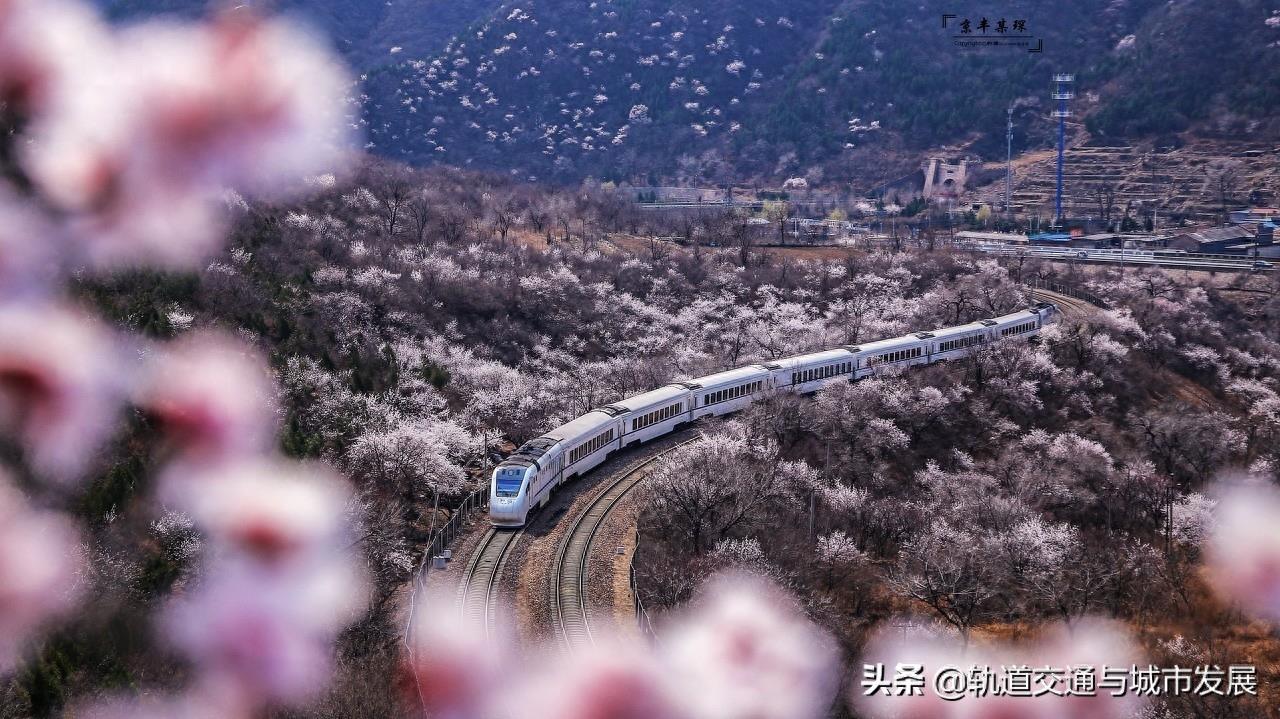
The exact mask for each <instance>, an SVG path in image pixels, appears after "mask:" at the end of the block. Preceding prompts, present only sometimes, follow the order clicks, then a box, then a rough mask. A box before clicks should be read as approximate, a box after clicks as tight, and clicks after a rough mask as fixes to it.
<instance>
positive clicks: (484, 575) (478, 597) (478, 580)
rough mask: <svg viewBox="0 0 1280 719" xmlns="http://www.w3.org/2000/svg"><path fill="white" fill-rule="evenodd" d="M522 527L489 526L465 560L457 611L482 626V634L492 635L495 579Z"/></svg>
mask: <svg viewBox="0 0 1280 719" xmlns="http://www.w3.org/2000/svg"><path fill="white" fill-rule="evenodd" d="M521 534H523V530H510V529H496V528H494V527H490V528H489V529H488V530H487V531H486V532H485V536H484V538H483V539H481V540H480V547H479V548H478V549H477V550H476V551H475V553H474V554H472V555H471V561H469V562H467V569H466V572H465V573H464V574H463V576H462V582H460V583H459V585H458V611H459V612H460V613H461V615H462V618H463V619H464V620H466V621H467V622H468V623H469V624H470V625H471V626H481V625H483V626H484V631H485V636H486V637H487V638H492V637H494V635H495V633H494V626H495V622H496V621H497V607H498V580H499V579H500V578H501V576H502V571H503V569H504V568H505V566H506V563H507V557H509V556H510V555H511V549H512V548H513V547H515V545H516V540H517V539H519V538H520V535H521Z"/></svg>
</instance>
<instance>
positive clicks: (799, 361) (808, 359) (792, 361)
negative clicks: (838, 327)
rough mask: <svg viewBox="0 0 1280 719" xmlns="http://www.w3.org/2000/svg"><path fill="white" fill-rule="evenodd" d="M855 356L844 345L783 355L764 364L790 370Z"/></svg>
mask: <svg viewBox="0 0 1280 719" xmlns="http://www.w3.org/2000/svg"><path fill="white" fill-rule="evenodd" d="M852 357H853V353H852V352H850V351H849V350H847V349H844V348H843V347H840V348H837V349H833V350H823V351H822V352H810V353H809V354H803V355H796V356H795V357H783V358H781V359H776V360H772V361H770V362H765V363H764V366H765V367H767V368H768V369H771V370H789V369H796V368H798V367H808V366H809V365H815V364H823V363H826V362H840V361H843V360H848V359H850V358H852Z"/></svg>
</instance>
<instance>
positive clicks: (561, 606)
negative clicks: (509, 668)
mask: <svg viewBox="0 0 1280 719" xmlns="http://www.w3.org/2000/svg"><path fill="white" fill-rule="evenodd" d="M692 441H694V440H692V439H689V440H685V441H683V442H680V443H678V444H674V445H672V446H670V447H667V448H666V449H664V450H662V451H661V452H659V453H657V454H655V455H653V456H652V457H649V458H647V459H644V460H642V461H640V462H637V463H636V464H635V465H634V466H632V467H631V468H629V469H627V471H625V472H623V473H622V475H621V476H619V477H618V478H617V479H615V480H613V482H611V483H610V484H609V486H608V487H606V488H605V490H604V491H603V492H601V493H600V494H599V495H598V496H597V497H596V498H595V499H593V500H592V501H591V503H590V504H589V505H588V506H587V508H586V509H585V510H584V511H583V512H582V513H581V514H579V515H578V517H577V518H576V519H574V520H573V524H572V525H570V527H569V530H568V531H567V532H566V533H565V535H564V539H562V540H561V541H560V546H559V547H558V548H557V550H556V557H555V565H554V567H553V568H552V572H551V607H552V623H553V624H554V626H555V633H556V636H557V637H558V638H559V639H560V644H561V646H562V647H563V648H564V649H565V650H566V651H569V652H573V651H575V650H576V649H578V648H579V647H584V646H589V645H590V644H592V643H594V641H595V639H594V637H592V634H591V616H590V612H589V611H588V609H587V604H588V602H587V563H588V561H590V559H591V548H592V542H594V541H595V538H596V534H597V532H599V530H600V527H602V526H603V525H604V523H605V520H606V519H608V517H609V513H610V512H612V511H613V509H614V507H616V506H617V504H618V502H620V501H622V499H623V498H624V497H626V496H627V494H629V493H630V492H631V490H632V489H635V487H636V485H638V484H640V482H641V481H642V480H643V479H644V478H645V477H646V476H648V474H649V471H650V470H651V469H652V467H653V464H654V463H655V462H657V461H658V459H659V458H660V457H662V456H663V455H665V454H667V453H668V452H671V451H673V450H674V449H676V448H677V447H681V446H684V445H686V444H688V443H690V442H692Z"/></svg>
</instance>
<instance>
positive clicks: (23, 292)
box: [0, 187, 66, 302]
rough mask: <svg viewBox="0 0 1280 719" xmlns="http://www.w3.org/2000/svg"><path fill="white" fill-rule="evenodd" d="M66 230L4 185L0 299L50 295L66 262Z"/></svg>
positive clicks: (0, 219)
mask: <svg viewBox="0 0 1280 719" xmlns="http://www.w3.org/2000/svg"><path fill="white" fill-rule="evenodd" d="M62 240H63V233H62V232H60V231H58V230H56V229H54V227H53V226H52V223H50V222H48V220H47V219H45V218H43V217H41V216H39V214H38V213H36V212H33V211H32V210H31V209H30V208H29V207H26V206H23V205H20V204H19V201H18V199H17V198H16V197H15V196H13V195H12V193H10V192H8V191H7V190H6V189H5V188H3V187H0V302H2V301H16V300H19V299H30V298H34V297H39V296H41V295H47V294H49V291H50V286H51V284H52V282H53V280H55V279H56V278H57V275H58V270H59V269H60V266H61V264H62V263H63V258H62V257H61V256H60V255H61V254H62V253H63V252H65V249H66V246H65V243H64V242H63V241H62Z"/></svg>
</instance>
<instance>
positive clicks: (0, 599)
mask: <svg viewBox="0 0 1280 719" xmlns="http://www.w3.org/2000/svg"><path fill="white" fill-rule="evenodd" d="M81 561H82V560H81V557H80V553H79V538H78V533H77V531H76V529H75V527H74V526H73V525H72V523H71V521H70V520H68V519H67V518H66V517H63V516H62V515H59V514H56V513H53V512H42V511H33V510H31V509H30V508H28V507H27V505H26V502H25V501H24V500H23V498H22V497H21V495H19V494H18V492H17V490H16V489H14V488H13V487H12V486H11V485H10V484H9V483H8V481H7V480H6V479H5V478H4V477H3V476H0V675H3V674H6V673H8V671H9V670H10V669H11V668H12V666H13V662H14V660H15V659H16V658H17V655H18V654H19V652H20V651H21V649H22V645H23V643H24V642H26V641H27V640H29V639H30V638H31V636H32V633H33V632H34V631H36V630H38V629H40V628H42V627H43V626H44V625H45V624H47V623H48V622H49V621H50V620H51V619H53V618H56V617H57V616H59V615H61V614H64V613H66V612H67V611H68V610H69V609H71V608H72V607H73V605H74V604H75V601H76V599H77V595H78V592H77V589H78V586H77V576H78V572H79V570H80V566H81Z"/></svg>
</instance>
